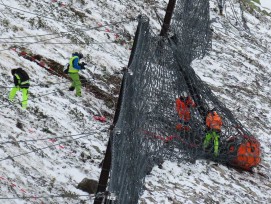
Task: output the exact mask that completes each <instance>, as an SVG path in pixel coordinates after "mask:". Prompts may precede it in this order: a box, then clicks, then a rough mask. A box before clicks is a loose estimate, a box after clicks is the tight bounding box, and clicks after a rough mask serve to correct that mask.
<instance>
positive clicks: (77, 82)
mask: <svg viewBox="0 0 271 204" xmlns="http://www.w3.org/2000/svg"><path fill="white" fill-rule="evenodd" d="M69 76H70V77H71V79H72V85H71V87H74V88H75V91H76V92H75V96H82V94H81V86H82V84H81V81H80V78H79V74H78V73H70V72H69Z"/></svg>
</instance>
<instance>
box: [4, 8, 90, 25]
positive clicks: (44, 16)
mask: <svg viewBox="0 0 271 204" xmlns="http://www.w3.org/2000/svg"><path fill="white" fill-rule="evenodd" d="M0 5H3V6H5V7H7V8H11V9H14V10H18V11H22V12H24V13H29V14H32V15H35V16H39V17H43V18H46V19H50V20H54V21H57V22H62V23H64V24H65V25H67V23H66V22H65V21H61V20H58V19H56V18H51V17H48V16H46V15H41V14H37V13H33V12H29V11H26V10H23V9H19V8H15V7H13V6H8V5H6V4H4V3H0ZM68 24H69V25H73V26H82V25H78V24H75V23H71V22H69V23H68ZM85 26H86V25H85Z"/></svg>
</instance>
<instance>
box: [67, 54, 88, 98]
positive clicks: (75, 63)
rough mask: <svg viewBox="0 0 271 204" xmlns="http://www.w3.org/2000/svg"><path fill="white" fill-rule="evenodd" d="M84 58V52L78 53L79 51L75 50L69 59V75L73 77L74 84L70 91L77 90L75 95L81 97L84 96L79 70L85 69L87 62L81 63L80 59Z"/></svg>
mask: <svg viewBox="0 0 271 204" xmlns="http://www.w3.org/2000/svg"><path fill="white" fill-rule="evenodd" d="M82 58H83V54H82V53H78V52H75V53H73V54H72V57H71V58H70V61H69V71H68V73H69V76H70V77H71V79H72V84H71V86H70V88H69V91H74V89H75V91H76V93H75V96H78V97H81V96H82V93H81V86H82V84H81V81H80V78H79V74H78V72H79V71H80V70H83V69H85V67H84V66H85V65H86V64H85V63H84V62H83V63H81V64H80V63H79V60H80V59H82Z"/></svg>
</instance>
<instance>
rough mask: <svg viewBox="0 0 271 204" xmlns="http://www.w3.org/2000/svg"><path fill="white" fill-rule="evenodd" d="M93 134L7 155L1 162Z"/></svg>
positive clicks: (0, 159)
mask: <svg viewBox="0 0 271 204" xmlns="http://www.w3.org/2000/svg"><path fill="white" fill-rule="evenodd" d="M90 136H91V135H90V134H89V135H86V136H81V137H78V138H72V139H67V141H64V142H59V143H57V144H53V145H49V146H45V147H41V148H37V149H35V150H33V151H30V152H25V153H22V154H17V155H14V156H7V157H5V158H0V162H2V161H4V160H8V159H14V158H17V157H20V156H24V155H27V154H31V153H34V152H38V151H40V150H44V149H47V148H50V147H55V146H57V145H61V144H63V143H66V142H68V141H74V140H78V139H81V138H85V137H90Z"/></svg>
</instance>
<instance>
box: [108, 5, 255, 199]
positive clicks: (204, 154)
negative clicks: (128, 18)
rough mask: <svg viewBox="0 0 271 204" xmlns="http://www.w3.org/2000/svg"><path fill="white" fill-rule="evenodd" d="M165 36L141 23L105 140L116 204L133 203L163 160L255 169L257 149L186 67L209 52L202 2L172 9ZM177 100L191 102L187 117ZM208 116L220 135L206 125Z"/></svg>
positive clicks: (142, 20) (143, 20) (206, 15)
mask: <svg viewBox="0 0 271 204" xmlns="http://www.w3.org/2000/svg"><path fill="white" fill-rule="evenodd" d="M170 29H171V31H170V35H169V36H165V37H161V36H156V35H154V34H153V33H152V31H151V30H150V27H149V20H148V18H147V17H144V16H141V17H140V18H139V24H138V28H137V34H136V39H135V41H136V45H135V47H134V52H133V58H132V61H131V63H130V66H129V67H128V69H127V70H126V71H125V72H124V76H123V87H122V94H121V97H122V98H121V99H120V100H121V106H120V112H119V116H118V120H117V123H116V125H115V127H114V129H113V134H112V137H111V141H112V165H111V171H110V181H109V189H108V190H109V192H111V193H114V194H115V195H116V201H115V203H122V204H127V203H137V202H138V199H139V196H140V193H141V192H142V188H143V183H144V178H145V176H146V175H147V174H148V173H149V172H150V171H151V168H152V167H153V165H155V164H158V163H160V162H162V161H163V160H164V159H170V160H183V159H189V160H194V159H198V158H206V159H212V160H215V161H217V162H221V163H228V164H231V165H234V166H237V167H240V168H243V169H247V170H248V169H250V168H251V167H253V166H256V165H257V164H258V163H259V162H260V148H259V143H258V141H257V140H256V139H255V137H254V136H252V135H251V134H250V133H249V131H248V130H246V129H245V128H244V127H243V126H242V125H241V124H240V122H239V121H238V120H236V119H235V118H234V116H233V115H232V113H231V112H230V111H229V110H228V109H227V108H226V107H225V106H224V105H223V103H222V102H220V101H219V100H218V99H217V97H216V96H215V95H214V94H213V93H212V91H211V90H210V88H209V87H208V85H207V84H206V83H204V82H203V81H201V80H200V78H199V77H198V76H197V75H196V73H195V71H194V70H193V69H192V67H191V66H190V63H191V62H192V60H193V59H195V58H199V57H202V56H204V54H206V52H207V51H208V49H210V47H211V30H210V27H209V2H208V0H194V1H190V0H181V1H178V2H177V4H176V9H175V13H174V17H173V22H172V26H171V28H170ZM182 94H185V95H187V96H190V97H191V98H190V102H191V103H190V105H191V106H187V107H188V109H186V112H185V113H184V112H182V113H180V112H177V110H176V99H177V98H179V96H180V95H182ZM182 99H184V98H182ZM214 108H215V110H213V111H215V112H216V113H217V114H218V115H219V116H220V118H221V120H222V122H221V124H220V126H221V125H222V126H221V129H220V130H217V129H215V128H210V127H208V126H207V125H206V124H207V123H206V121H207V120H208V119H207V118H208V117H209V116H208V117H207V115H208V113H209V111H210V110H212V109H214ZM187 110H188V112H189V114H188V113H187ZM182 114H183V115H186V116H185V117H183V118H181V116H180V115H182ZM187 114H188V115H187ZM211 116H212V117H214V114H212V115H211Z"/></svg>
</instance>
